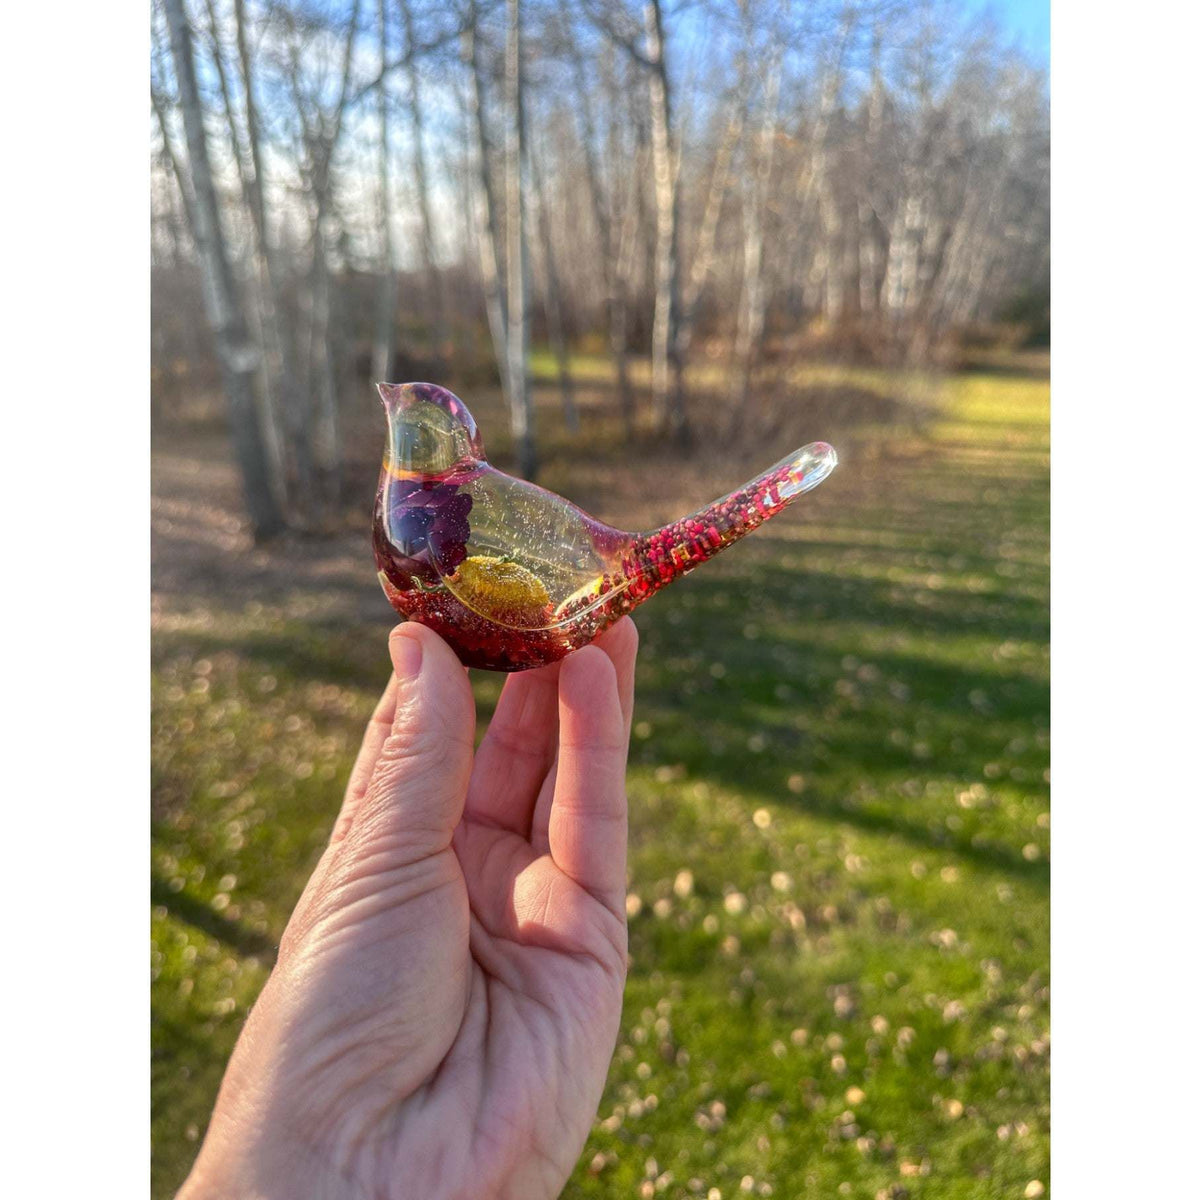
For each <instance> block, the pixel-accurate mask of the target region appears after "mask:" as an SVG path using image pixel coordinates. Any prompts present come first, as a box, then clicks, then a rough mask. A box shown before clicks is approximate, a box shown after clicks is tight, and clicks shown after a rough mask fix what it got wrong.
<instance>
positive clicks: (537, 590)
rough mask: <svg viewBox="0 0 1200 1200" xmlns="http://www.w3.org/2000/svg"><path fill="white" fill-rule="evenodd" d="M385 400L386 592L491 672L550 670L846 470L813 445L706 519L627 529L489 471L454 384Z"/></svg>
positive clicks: (379, 536) (378, 516)
mask: <svg viewBox="0 0 1200 1200" xmlns="http://www.w3.org/2000/svg"><path fill="white" fill-rule="evenodd" d="M379 392H380V395H381V396H382V398H383V402H384V407H385V409H386V410H387V415H388V448H387V452H386V453H385V455H384V461H383V469H382V471H381V472H380V476H379V488H378V490H377V492H376V496H375V513H374V524H373V536H374V546H375V561H376V564H377V566H378V568H379V578H380V582H381V584H382V585H383V590H384V593H385V594H386V595H387V598H388V600H389V601H390V602H391V604H392V607H393V608H395V609H396V611H397V612H398V613H400V614H401V616H404V617H407V618H409V619H411V620H414V621H420V622H421V623H422V624H424V625H428V626H429V627H430V628H431V629H433V630H435V631H436V632H437V633H439V634H440V635H441V636H442V637H444V638H445V639H446V641H448V642H449V643H450V645H452V646H453V647H454V649H455V651H456V652H457V654H458V656H459V658H460V659H461V660H462V661H463V662H464V663H465V664H466V665H467V666H469V667H482V668H485V669H487V670H493V671H523V670H527V669H529V668H531V667H541V666H545V665H546V664H547V663H551V662H554V661H556V660H557V659H560V658H563V657H564V656H565V655H567V654H569V653H570V652H571V651H572V650H578V649H579V648H580V647H581V646H586V645H587V644H588V643H589V642H591V641H592V640H593V639H595V638H596V637H597V636H598V635H599V634H600V633H602V632H603V631H604V630H605V629H606V628H607V627H608V626H609V625H611V624H612V623H613V622H614V621H617V620H619V619H620V618H621V617H623V616H624V615H625V614H626V613H628V612H631V611H632V610H633V609H634V608H636V607H637V606H638V605H639V604H641V603H643V602H644V601H645V600H648V599H649V598H650V597H651V596H653V595H654V593H655V592H657V591H659V590H660V589H661V588H664V587H666V586H667V584H669V583H670V582H671V581H672V580H673V579H676V578H678V577H679V576H681V575H686V574H687V572H688V571H691V570H692V569H693V568H694V567H696V566H698V565H699V564H700V563H702V562H707V561H708V559H710V558H712V557H713V555H714V554H718V553H720V551H722V550H723V549H724V548H725V547H726V546H729V545H732V543H734V542H736V541H737V540H738V539H739V538H741V537H745V535H746V534H747V533H750V532H752V531H753V530H755V529H757V528H758V526H759V525H761V524H762V523H763V522H764V521H766V520H769V519H770V518H771V517H773V516H775V515H776V514H777V513H779V512H782V511H783V509H784V508H786V507H787V506H788V505H789V504H791V503H792V501H793V500H795V499H796V497H797V496H799V495H801V494H802V493H803V492H806V491H809V490H810V489H811V488H814V487H816V485H817V484H818V483H820V482H821V480H823V479H825V478H826V477H827V476H828V475H829V473H830V472H831V471H832V470H833V468H834V467H835V466H836V465H837V455H836V453H835V452H834V450H833V447H832V446H829V445H827V444H826V443H825V442H813V443H812V444H811V445H808V446H805V447H804V448H803V449H801V450H797V451H796V453H795V454H792V455H790V456H788V457H787V458H785V459H783V460H781V461H780V462H778V463H776V464H775V466H773V467H771V468H770V470H768V471H764V472H763V473H762V474H761V475H759V476H758V477H757V478H755V479H752V480H751V481H750V482H749V483H746V484H743V485H742V486H741V487H740V488H737V489H736V490H735V491H732V492H730V493H729V495H727V496H724V497H722V498H721V499H720V500H717V501H715V502H714V503H712V504H711V505H709V506H708V507H707V508H705V509H703V510H701V511H700V512H696V513H693V514H692V515H691V516H688V517H684V518H683V519H682V520H679V521H676V522H674V523H673V524H671V525H665V526H663V528H662V529H657V530H654V531H653V532H651V533H640V534H637V533H625V532H624V531H622V530H619V529H614V528H612V527H611V526H609V525H604V524H602V523H601V522H599V521H597V520H595V519H594V518H592V517H590V516H588V514H587V513H585V512H583V510H582V509H580V508H577V507H576V506H575V505H574V504H572V503H571V502H570V501H568V500H565V499H563V498H562V497H561V496H557V495H555V494H554V493H553V492H548V491H546V490H545V489H544V488H540V487H537V486H536V485H535V484H532V483H526V482H525V481H524V480H520V479H514V478H513V477H512V476H510V475H505V474H504V473H503V472H501V471H497V470H496V469H495V468H494V467H492V466H491V465H490V464H489V463H488V461H487V458H486V457H485V455H484V451H483V442H482V439H481V438H480V437H479V432H478V430H477V428H476V426H475V421H474V419H473V418H472V416H471V414H470V412H469V411H468V410H467V406H466V405H465V404H463V402H462V401H461V400H460V399H459V398H458V397H457V396H455V395H453V394H452V393H450V392H448V391H446V390H445V389H444V388H440V387H437V386H435V385H434V384H428V383H409V384H398V385H397V384H380V385H379Z"/></svg>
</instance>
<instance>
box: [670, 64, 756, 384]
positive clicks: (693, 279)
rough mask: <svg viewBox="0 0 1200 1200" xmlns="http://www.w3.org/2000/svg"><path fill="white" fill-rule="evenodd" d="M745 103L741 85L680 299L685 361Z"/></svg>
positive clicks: (681, 348)
mask: <svg viewBox="0 0 1200 1200" xmlns="http://www.w3.org/2000/svg"><path fill="white" fill-rule="evenodd" d="M744 104H745V94H744V92H743V91H742V90H741V89H740V88H739V90H738V93H737V94H736V95H735V96H734V97H733V100H732V103H731V105H730V110H729V120H728V122H727V123H726V126H725V132H724V135H723V136H722V138H721V142H720V144H719V145H718V147H717V155H716V159H715V161H714V162H713V172H712V177H711V179H710V180H709V184H708V198H707V199H706V200H705V202H704V216H703V218H702V219H701V222H700V233H699V234H698V236H697V238H696V251H695V254H694V255H693V257H692V268H691V270H690V271H689V272H688V277H687V281H686V283H685V284H684V288H683V296H682V298H681V300H680V305H679V330H678V333H677V334H676V339H677V342H678V347H679V357H680V361H681V362H686V361H687V354H688V349H689V348H690V346H691V344H692V331H693V329H694V327H695V322H696V309H697V307H698V306H699V303H700V297H701V296H702V295H703V293H704V285H705V284H706V283H707V282H708V276H709V272H710V271H711V270H712V265H713V258H714V254H715V250H716V240H717V223H718V222H719V221H720V219H721V209H722V208H723V207H724V204H725V193H726V192H727V191H728V189H729V175H730V167H731V166H732V164H733V156H734V153H735V152H736V150H737V145H738V142H739V141H740V140H741V136H742V124H743V106H744Z"/></svg>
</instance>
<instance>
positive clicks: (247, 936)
mask: <svg viewBox="0 0 1200 1200" xmlns="http://www.w3.org/2000/svg"><path fill="white" fill-rule="evenodd" d="M150 903H151V904H155V905H161V906H162V907H163V908H165V909H166V910H167V912H168V913H170V914H171V916H173V917H177V918H178V919H179V920H181V921H186V922H187V924H189V925H194V926H195V927H196V928H197V929H199V930H201V931H203V932H204V933H207V934H208V935H209V936H210V937H214V938H216V939H217V940H218V941H220V942H223V943H224V944H225V945H227V946H228V947H230V949H233V950H236V951H237V952H238V953H239V954H252V955H254V956H255V957H257V958H260V959H262V960H263V962H264V963H266V964H267V965H268V966H269V965H270V964H271V963H273V962H274V961H275V955H276V952H277V950H278V947H277V946H276V945H275V943H274V942H272V941H271V939H270V938H268V937H266V936H265V935H264V934H261V933H258V932H256V931H255V930H253V929H247V928H246V927H245V926H244V925H241V924H240V923H239V922H237V921H232V920H230V919H229V918H228V917H223V916H221V914H220V913H218V912H214V911H213V910H212V909H211V908H210V907H209V906H208V905H207V904H205V903H204V902H203V901H202V900H197V899H196V898H195V897H194V896H189V895H188V894H187V893H186V892H174V891H172V890H171V888H170V887H168V886H167V882H166V880H164V879H163V878H162V876H160V875H159V874H158V873H157V872H151V875H150Z"/></svg>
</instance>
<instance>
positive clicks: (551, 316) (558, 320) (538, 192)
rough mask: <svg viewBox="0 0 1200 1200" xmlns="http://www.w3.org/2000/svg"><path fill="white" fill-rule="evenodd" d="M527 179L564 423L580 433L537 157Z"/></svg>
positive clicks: (546, 209)
mask: <svg viewBox="0 0 1200 1200" xmlns="http://www.w3.org/2000/svg"><path fill="white" fill-rule="evenodd" d="M529 170H530V180H531V182H532V184H533V202H534V204H535V205H536V206H537V214H538V234H539V238H540V241H541V250H542V267H543V275H544V277H545V278H544V284H545V286H544V288H543V294H544V296H545V298H546V326H547V332H548V333H549V335H550V346H551V348H552V349H553V351H554V358H555V360H556V362H557V364H558V386H559V388H560V390H561V391H562V403H563V421H564V422H565V424H566V426H567V432H568V433H578V432H579V412H578V410H577V409H576V407H575V384H574V381H573V380H572V379H571V360H570V355H569V354H568V352H567V339H566V333H565V331H564V329H563V304H562V288H561V286H560V284H559V278H558V267H557V264H556V262H555V258H554V236H553V233H554V231H553V230H552V229H551V227H550V209H549V207H548V206H547V204H546V190H545V188H544V187H543V186H542V174H541V169H540V168H539V166H538V160H537V155H536V154H530V156H529Z"/></svg>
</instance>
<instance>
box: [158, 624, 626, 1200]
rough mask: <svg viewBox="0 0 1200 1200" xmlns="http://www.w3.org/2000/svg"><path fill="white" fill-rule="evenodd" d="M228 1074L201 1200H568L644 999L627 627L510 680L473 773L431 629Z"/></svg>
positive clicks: (197, 1194) (403, 671)
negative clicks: (629, 951)
mask: <svg viewBox="0 0 1200 1200" xmlns="http://www.w3.org/2000/svg"><path fill="white" fill-rule="evenodd" d="M390 648H391V655H392V662H393V666H394V673H393V676H392V679H391V681H390V683H389V685H388V688H387V691H386V692H385V693H384V696H383V698H382V699H381V700H380V702H379V706H378V708H377V709H376V712H375V715H374V717H373V718H372V720H371V724H370V725H369V726H368V729H367V733H366V736H365V738H364V740H363V746H362V750H361V751H360V753H359V757H358V761H357V763H356V764H355V768H354V772H353V774H352V776H351V780H350V784H349V787H348V788H347V791H346V798H345V801H344V803H343V806H342V811H341V813H340V815H339V817H338V820H337V824H336V826H335V828H334V831H333V835H332V838H331V840H330V844H329V847H328V848H327V850H326V851H325V853H324V855H323V856H322V858H321V860H320V862H319V863H318V864H317V869H316V871H315V872H314V873H313V876H312V878H311V879H310V880H309V883H308V886H307V887H306V888H305V890H304V893H303V895H302V896H301V898H300V901H299V903H298V904H297V906H296V910H295V912H294V913H293V914H292V918H291V921H290V922H289V923H288V927H287V930H286V931H285V933H284V937H283V941H282V943H281V945H280V948H279V959H278V962H277V964H276V966H275V970H274V971H273V972H272V975H271V978H270V979H269V980H268V982H267V984H266V986H265V987H264V988H263V991H262V994H261V996H260V997H259V1000H258V1003H257V1004H256V1005H255V1006H254V1009H253V1011H252V1012H251V1013H250V1016H249V1017H248V1019H247V1021H246V1025H245V1028H244V1030H243V1032H242V1035H241V1038H240V1039H239V1041H238V1044H237V1047H236V1048H235V1050H234V1053H233V1056H232V1058H231V1059H230V1063H229V1067H228V1069H227V1071H226V1075H225V1079H224V1082H223V1083H222V1086H221V1091H220V1095H219V1097H218V1099H217V1105H216V1108H215V1110H214V1112H213V1116H212V1121H211V1123H210V1126H209V1131H208V1135H207V1137H206V1139H205V1142H204V1146H203V1148H202V1150H201V1152H200V1155H199V1158H198V1159H197V1161H196V1164H195V1166H194V1168H193V1170H192V1174H191V1176H190V1177H189V1179H188V1181H187V1183H186V1184H185V1185H184V1188H183V1191H182V1192H181V1193H180V1195H181V1197H185V1198H186V1200H199V1198H202V1197H203V1198H207V1197H217V1196H219V1197H222V1200H232V1198H237V1200H241V1198H243V1197H245V1198H250V1197H254V1198H263V1200H265V1198H267V1197H276V1196H279V1197H287V1198H288V1200H301V1198H303V1200H318V1198H325V1197H329V1198H330V1200H333V1198H337V1200H342V1198H351V1197H359V1196H362V1197H371V1198H372V1200H376V1198H379V1197H388V1198H390V1197H401V1196H403V1197H417V1196H419V1197H422V1198H433V1197H460V1196H463V1197H465V1196H471V1197H519V1198H520V1200H537V1198H538V1197H552V1196H557V1195H558V1193H559V1191H560V1189H561V1188H562V1186H563V1184H564V1183H565V1181H566V1179H567V1177H568V1175H569V1174H570V1173H571V1170H572V1168H573V1167H574V1164H575V1161H576V1159H577V1157H578V1155H579V1152H580V1150H581V1149H582V1147H583V1144H584V1141H585V1140H586V1138H587V1134H588V1130H589V1128H590V1126H591V1122H592V1120H593V1118H594V1116H595V1113H596V1108H597V1105H598V1104H599V1101H600V1095H601V1092H602V1090H603V1087H604V1080H605V1076H606V1074H607V1071H608V1065H609V1062H610V1059H611V1057H612V1051H613V1047H614V1045H615V1043H616V1036H617V1029H618V1025H619V1022H620V1014H621V996H622V990H623V987H624V982H625V965H626V928H625V851H626V803H625V761H626V754H627V750H628V743H629V724H630V718H631V714H632V708H633V669H634V660H635V657H636V654H637V633H636V630H635V629H634V627H633V623H632V622H631V621H629V620H628V619H626V620H623V621H621V622H620V623H619V624H617V625H615V626H614V627H613V628H612V629H611V630H609V631H608V632H607V633H606V634H605V635H604V636H603V637H602V638H600V639H599V640H598V641H597V643H596V644H595V645H594V646H589V647H586V648H584V649H582V650H579V651H577V652H576V653H575V654H573V655H571V656H569V657H568V658H566V659H565V660H563V661H562V662H561V663H557V664H555V665H553V666H550V667H545V668H542V669H541V670H537V671H530V672H526V673H522V674H517V675H512V676H510V677H509V678H508V679H507V680H506V681H505V684H504V690H503V692H502V694H501V697H500V702H499V704H498V706H497V708H496V713H495V717H494V718H493V720H492V723H491V726H490V727H489V729H488V732H487V735H486V737H485V738H484V740H483V742H482V744H481V745H480V747H479V751H478V753H477V754H473V753H472V751H473V744H474V727H475V712H474V701H473V697H472V695H471V689H470V687H469V685H468V682H467V674H466V672H465V671H464V670H463V668H462V667H461V665H460V664H459V662H458V660H457V658H455V656H454V654H453V652H452V651H451V650H450V648H449V647H448V646H447V645H446V644H445V643H444V642H443V641H442V640H441V639H440V638H438V637H437V635H436V634H434V633H433V632H432V631H431V630H429V629H426V628H425V627H423V626H421V625H418V624H415V623H409V624H406V625H402V626H400V627H399V628H397V629H396V630H395V631H393V633H392V636H391V642H390Z"/></svg>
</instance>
